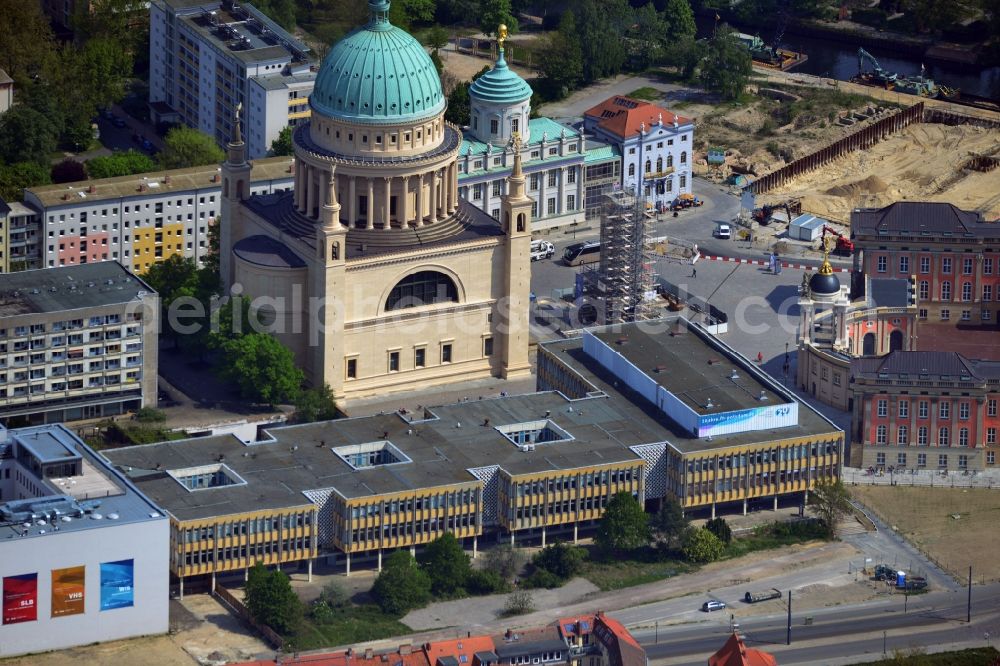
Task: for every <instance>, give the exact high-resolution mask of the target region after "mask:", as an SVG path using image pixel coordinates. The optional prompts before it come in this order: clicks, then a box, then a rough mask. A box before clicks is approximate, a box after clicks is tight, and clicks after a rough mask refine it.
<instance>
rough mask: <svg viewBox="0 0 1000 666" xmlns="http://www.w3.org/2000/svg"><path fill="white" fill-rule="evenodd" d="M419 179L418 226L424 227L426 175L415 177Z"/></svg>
mask: <svg viewBox="0 0 1000 666" xmlns="http://www.w3.org/2000/svg"><path fill="white" fill-rule="evenodd" d="M414 177H415V178H416V179H417V219H416V221H417V226H418V227H422V226H424V174H422V173H420V174H417V175H416V176H414Z"/></svg>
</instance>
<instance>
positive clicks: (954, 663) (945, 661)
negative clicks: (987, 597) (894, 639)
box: [864, 647, 1000, 666]
mask: <svg viewBox="0 0 1000 666" xmlns="http://www.w3.org/2000/svg"><path fill="white" fill-rule="evenodd" d="M997 657H1000V652H997V651H996V649H995V648H991V647H985V648H969V649H968V650H958V651H956V652H938V653H937V654H909V653H907V652H901V653H900V654H898V655H894V656H893V657H892V658H891V659H880V660H879V661H866V662H864V663H866V664H869V666H879V665H880V664H881V666H891V665H899V666H989V664H993V663H996V662H995V660H996V658H997Z"/></svg>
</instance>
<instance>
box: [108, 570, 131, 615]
mask: <svg viewBox="0 0 1000 666" xmlns="http://www.w3.org/2000/svg"><path fill="white" fill-rule="evenodd" d="M132 566H133V561H132V560H119V561H117V562H102V563H101V610H102V611H106V610H111V609H113V608H127V607H129V606H132V605H133V603H134V597H133V589H132V585H133V575H132Z"/></svg>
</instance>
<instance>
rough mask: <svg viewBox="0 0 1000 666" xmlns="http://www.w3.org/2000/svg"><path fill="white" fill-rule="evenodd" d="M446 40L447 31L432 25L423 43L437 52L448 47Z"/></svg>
mask: <svg viewBox="0 0 1000 666" xmlns="http://www.w3.org/2000/svg"><path fill="white" fill-rule="evenodd" d="M448 39H449V38H448V30H447V29H445V28H444V27H442V26H440V25H438V24H434V25H433V26H431V28H430V30H428V31H427V35H426V36H425V38H424V43H425V44H427V46H429V47H431V48H432V49H434V50H435V51H437V50H440V49H443V48H445V47H446V46H448Z"/></svg>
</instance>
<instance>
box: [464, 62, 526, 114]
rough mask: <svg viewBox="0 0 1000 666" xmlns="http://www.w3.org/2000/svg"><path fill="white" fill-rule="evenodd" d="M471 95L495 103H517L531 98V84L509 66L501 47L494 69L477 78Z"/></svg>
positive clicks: (471, 88) (470, 92)
mask: <svg viewBox="0 0 1000 666" xmlns="http://www.w3.org/2000/svg"><path fill="white" fill-rule="evenodd" d="M469 96H470V97H472V98H473V99H475V100H479V101H482V102H490V103H493V104H517V103H518V102H523V101H525V100H528V99H531V86H529V85H528V82H527V81H525V80H524V79H522V78H521V77H520V76H518V75H517V73H516V72H515V71H514V70H512V69H510V68H509V67H507V61H506V60H504V57H503V49H500V57H499V58H497V62H496V64H495V65H493V69H491V70H490V71H488V72H486V73H485V74H483V75H482V76H480V77H479V78H478V79H476V80H475V81H474V82H473V84H472V86H471V87H470V88H469Z"/></svg>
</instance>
